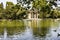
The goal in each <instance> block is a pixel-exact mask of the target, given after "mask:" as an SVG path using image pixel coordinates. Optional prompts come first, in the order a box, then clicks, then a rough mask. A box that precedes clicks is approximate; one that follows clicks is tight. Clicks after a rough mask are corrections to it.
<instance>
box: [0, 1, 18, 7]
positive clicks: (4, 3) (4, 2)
mask: <svg viewBox="0 0 60 40" xmlns="http://www.w3.org/2000/svg"><path fill="white" fill-rule="evenodd" d="M7 1H8V2H13V3H14V4H16V3H17V0H0V3H1V2H3V5H4V7H5V6H6V2H7Z"/></svg>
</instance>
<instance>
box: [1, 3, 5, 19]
mask: <svg viewBox="0 0 60 40" xmlns="http://www.w3.org/2000/svg"><path fill="white" fill-rule="evenodd" d="M3 10H4V9H3V3H1V4H0V19H1V18H2V13H3Z"/></svg>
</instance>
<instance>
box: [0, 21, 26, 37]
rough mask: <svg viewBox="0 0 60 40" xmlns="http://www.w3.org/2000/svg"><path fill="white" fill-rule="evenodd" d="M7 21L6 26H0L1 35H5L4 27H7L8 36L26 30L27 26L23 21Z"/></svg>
mask: <svg viewBox="0 0 60 40" xmlns="http://www.w3.org/2000/svg"><path fill="white" fill-rule="evenodd" d="M7 22H8V23H6V27H0V34H1V35H4V28H6V30H7V35H8V36H9V35H14V34H16V35H17V34H20V33H22V32H24V31H25V26H24V22H23V21H21V20H20V21H19V20H16V21H7ZM10 22H11V23H12V24H11V25H9V23H10ZM10 26H11V27H10Z"/></svg>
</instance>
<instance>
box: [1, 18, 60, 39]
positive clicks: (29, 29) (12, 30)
mask: <svg viewBox="0 0 60 40" xmlns="http://www.w3.org/2000/svg"><path fill="white" fill-rule="evenodd" d="M15 22H16V21H15ZM22 22H23V21H22ZM22 24H23V25H25V26H23V25H22ZM22 24H20V22H19V21H18V22H17V23H16V25H15V26H14V27H6V31H7V38H6V39H7V40H9V39H11V40H58V39H59V38H60V36H59V35H60V25H59V24H60V22H59V21H58V20H53V19H44V20H43V19H42V20H25V21H24V22H23V23H22ZM17 25H18V26H17ZM19 25H21V26H19ZM0 30H1V31H0V34H1V35H3V34H4V28H3V27H2V28H0Z"/></svg>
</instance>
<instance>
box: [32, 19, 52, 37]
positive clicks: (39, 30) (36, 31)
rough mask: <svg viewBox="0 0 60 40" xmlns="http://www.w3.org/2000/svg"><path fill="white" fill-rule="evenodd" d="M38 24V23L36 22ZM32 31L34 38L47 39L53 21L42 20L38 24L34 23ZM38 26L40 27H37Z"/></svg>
mask: <svg viewBox="0 0 60 40" xmlns="http://www.w3.org/2000/svg"><path fill="white" fill-rule="evenodd" d="M35 22H37V21H35ZM32 24H33V25H32V30H33V35H34V36H39V37H45V36H46V34H47V33H48V32H49V28H50V26H51V20H46V19H44V20H40V21H38V23H37V24H35V23H34V22H33V23H32ZM37 25H38V26H37Z"/></svg>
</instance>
